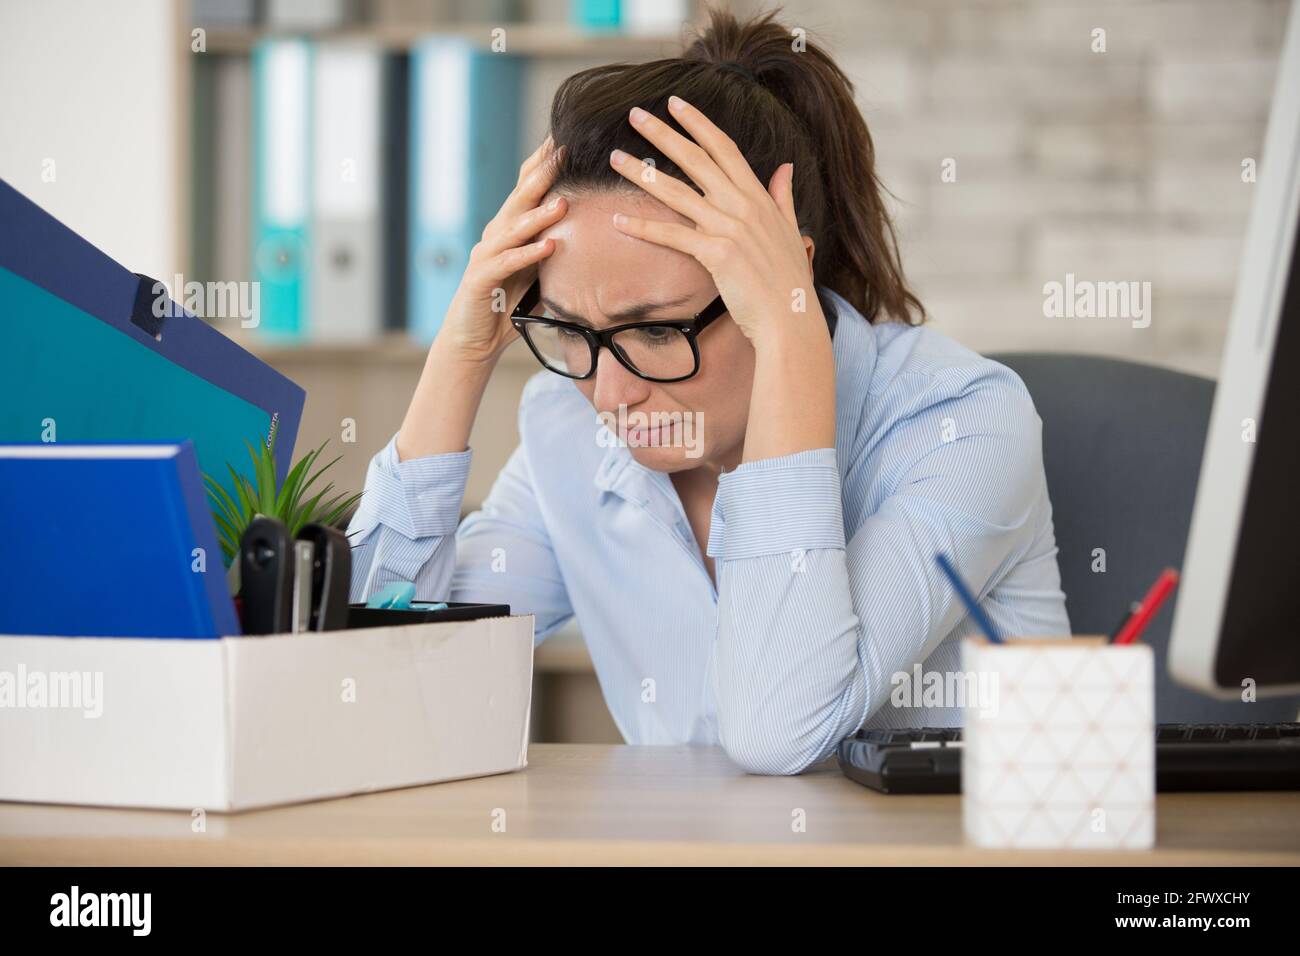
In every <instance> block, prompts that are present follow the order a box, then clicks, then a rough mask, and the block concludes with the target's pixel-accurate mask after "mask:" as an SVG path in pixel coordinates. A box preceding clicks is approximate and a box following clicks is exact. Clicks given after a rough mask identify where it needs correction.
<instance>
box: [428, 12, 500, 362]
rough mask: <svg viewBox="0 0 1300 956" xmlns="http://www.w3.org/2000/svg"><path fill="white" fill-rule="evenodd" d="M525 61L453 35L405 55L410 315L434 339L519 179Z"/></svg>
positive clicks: (434, 40) (431, 42) (435, 40)
mask: <svg viewBox="0 0 1300 956" xmlns="http://www.w3.org/2000/svg"><path fill="white" fill-rule="evenodd" d="M522 87H523V61H522V60H521V59H520V58H518V57H515V56H511V55H510V54H506V53H491V52H489V51H487V50H484V49H481V48H479V47H478V46H477V45H476V44H474V43H472V42H470V41H468V40H463V39H458V38H455V37H439V38H437V39H431V40H427V41H425V42H424V43H421V44H420V45H419V46H418V47H417V48H416V49H415V51H414V53H413V55H412V60H411V117H412V128H411V172H410V201H411V212H410V243H409V245H410V248H409V256H410V261H409V264H408V276H409V279H408V282H409V290H408V315H409V318H408V322H407V326H408V329H409V332H410V334H411V336H412V337H413V338H415V339H416V340H417V341H419V342H421V343H422V344H428V343H429V342H432V341H433V339H434V337H435V336H436V335H437V334H438V329H439V328H441V326H442V320H443V316H444V315H445V314H446V311H447V306H448V305H449V304H450V303H451V299H452V296H453V295H454V294H455V292H456V288H457V287H458V286H459V285H460V280H461V276H462V275H463V274H464V272H465V267H466V266H467V265H468V264H469V253H470V250H471V249H472V248H473V247H474V244H475V243H476V242H478V240H479V237H480V236H481V235H482V234H483V227H484V226H486V225H487V224H488V222H489V221H490V220H491V219H492V217H493V216H495V215H496V214H497V210H499V209H500V208H501V204H502V203H503V202H505V199H506V197H507V196H508V195H509V194H510V191H511V190H512V189H513V188H514V185H515V180H516V179H517V178H518V173H519V163H520V162H521V161H522V160H523V156H522V155H521V152H520V137H519V127H520V114H519V104H520V101H521V100H522V99H523V93H522Z"/></svg>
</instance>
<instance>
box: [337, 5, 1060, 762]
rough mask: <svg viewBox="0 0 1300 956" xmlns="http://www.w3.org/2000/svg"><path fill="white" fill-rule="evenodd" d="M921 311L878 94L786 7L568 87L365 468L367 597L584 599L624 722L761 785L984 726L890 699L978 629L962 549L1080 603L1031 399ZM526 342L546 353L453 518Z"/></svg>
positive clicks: (992, 586)
mask: <svg viewBox="0 0 1300 956" xmlns="http://www.w3.org/2000/svg"><path fill="white" fill-rule="evenodd" d="M553 144H554V145H553ZM923 319H924V313H923V310H922V308H921V305H920V303H919V302H918V300H917V298H916V297H915V296H914V295H913V294H912V292H911V291H910V290H909V289H908V287H907V285H906V282H905V280H904V278H903V271H902V268H901V265H900V262H899V258H898V253H897V250H896V247H895V242H894V236H893V229H892V226H891V224H890V221H889V218H888V216H887V214H886V211H885V207H884V202H883V198H882V189H881V186H880V184H879V182H878V181H877V179H876V176H875V172H874V159H873V147H872V143H871V138H870V136H869V134H868V132H867V128H866V125H865V123H864V121H863V119H862V116H861V114H860V113H859V111H858V109H857V108H856V106H855V105H854V102H853V91H852V87H851V85H850V83H849V82H848V80H847V79H846V78H845V76H844V75H843V73H842V72H841V71H840V69H839V68H838V67H837V66H836V65H835V63H834V62H833V61H832V60H831V59H830V58H829V57H828V56H827V55H826V53H824V52H823V51H821V50H819V49H817V48H816V47H814V46H812V45H807V47H806V49H795V48H793V45H792V42H791V34H790V33H789V32H788V31H787V30H786V29H785V28H783V27H782V26H780V25H779V24H778V23H777V22H774V20H773V19H772V15H771V14H769V15H767V16H765V17H762V18H760V19H757V20H754V21H750V22H748V23H744V24H741V23H738V22H737V21H736V20H735V19H734V18H732V17H731V16H730V15H727V14H714V15H713V16H712V19H711V22H710V25H709V27H708V28H707V30H706V31H705V32H704V34H703V35H702V36H701V37H700V38H699V39H697V40H696V41H695V42H694V43H693V44H692V45H691V47H690V48H689V49H688V50H687V51H686V53H685V55H684V56H683V57H682V58H680V59H668V60H658V61H655V62H651V63H646V64H640V65H632V66H629V65H613V66H606V67H600V68H596V69H592V70H586V71H584V72H582V73H579V74H577V75H575V76H572V77H570V78H569V79H568V80H567V81H565V83H564V84H563V85H562V86H561V88H560V89H559V91H558V92H557V93H556V96H555V101H554V104H553V107H552V112H551V137H550V138H549V139H548V141H547V142H546V143H544V144H543V145H542V146H541V147H540V148H539V149H538V150H537V152H536V153H534V154H533V155H532V156H531V157H529V158H528V160H527V161H526V162H525V163H524V164H523V167H522V168H521V170H520V175H519V181H518V184H517V186H516V187H515V189H514V191H513V192H512V193H511V195H510V196H509V197H508V198H507V199H506V201H505V204H504V205H503V206H502V207H501V211H500V212H499V213H498V215H497V216H496V218H495V219H494V220H493V221H492V222H491V223H490V224H489V225H488V227H487V229H486V230H485V231H484V234H483V239H482V242H480V243H479V244H478V246H477V247H476V248H475V250H474V253H473V255H472V256H471V260H470V265H469V267H468V269H467V270H466V272H465V275H464V278H463V280H462V283H461V285H460V288H459V290H458V292H457V293H456V296H455V298H454V300H453V302H452V305H451V308H450V310H449V312H448V314H447V315H446V317H445V321H444V324H443V326H442V329H441V331H440V332H439V334H438V337H437V340H436V341H435V342H434V343H433V346H432V348H431V349H430V351H429V356H428V360H427V363H426V365H425V368H424V372H423V375H422V377H421V380H420V383H419V385H418V387H417V389H416V392H415V395H414V397H413V398H412V400H411V405H410V408H409V410H408V412H407V414H406V418H405V420H404V421H403V423H402V426H401V429H400V431H399V432H398V433H397V435H396V436H395V437H394V439H393V440H392V441H391V442H390V443H389V444H388V446H387V447H386V448H384V450H383V451H381V452H379V454H378V455H376V456H375V459H374V461H373V462H372V463H371V466H370V471H369V474H368V477H367V480H366V486H365V492H366V493H365V496H364V498H363V502H362V505H361V508H360V509H359V511H358V513H357V515H356V517H355V519H354V521H353V523H352V529H351V530H352V532H354V537H353V541H354V544H355V559H354V560H355V572H354V578H353V582H354V583H353V595H352V597H353V600H363V599H364V598H365V597H366V596H368V595H369V594H371V593H372V592H373V591H374V590H376V589H378V588H379V587H382V586H383V585H385V584H388V583H390V582H392V581H396V580H405V581H414V582H415V583H416V585H417V590H418V593H419V594H420V596H421V597H422V598H425V599H439V600H441V599H450V600H452V601H484V602H501V603H509V604H510V606H511V609H512V610H513V611H515V612H520V613H532V614H535V615H536V626H537V636H538V639H539V640H541V639H542V638H544V637H545V636H546V635H547V634H549V633H551V632H552V631H554V630H555V629H556V628H557V627H559V626H560V625H562V624H563V623H565V622H566V621H567V620H568V619H569V618H571V617H572V616H574V615H576V616H577V619H578V622H579V623H580V626H581V628H582V633H583V635H584V637H585V639H586V642H587V646H588V648H589V649H590V652H591V657H592V661H593V663H594V665H595V668H596V673H597V676H598V677H599V679H600V684H601V688H602V691H603V693H604V696H605V700H606V702H607V703H608V705H609V709H610V712H611V713H612V715H613V717H614V720H615V722H616V723H617V725H618V727H619V729H620V730H621V731H622V733H623V736H624V737H625V738H626V739H627V740H628V742H630V743H640V744H681V743H690V744H712V745H716V744H721V745H722V746H723V747H724V748H725V749H726V751H727V753H728V754H729V755H730V756H731V758H732V759H733V760H734V761H735V762H736V763H738V764H739V765H740V766H742V767H744V768H745V769H747V770H749V771H751V772H755V773H774V774H785V773H798V772H799V771H801V770H803V769H805V768H806V767H808V766H810V765H811V764H813V763H815V762H817V761H819V760H821V759H823V758H825V757H826V756H828V755H829V754H831V753H832V752H833V751H834V749H835V746H836V744H837V743H838V742H839V741H840V740H842V739H843V738H844V737H846V736H848V735H850V734H852V733H853V732H854V731H856V730H857V729H858V728H859V727H860V726H862V725H863V724H864V722H866V725H867V726H926V725H930V726H933V725H936V724H939V725H949V724H955V723H959V722H960V711H959V710H957V709H954V708H953V707H951V706H950V707H947V708H937V709H936V708H930V709H916V708H911V709H909V708H907V707H906V706H895V704H894V703H893V702H891V692H892V691H893V690H894V687H895V685H896V683H897V680H896V679H895V675H898V674H903V673H906V674H910V673H911V672H912V668H913V665H914V664H917V663H920V662H924V668H925V670H926V671H932V670H938V671H941V672H945V671H956V670H958V669H959V668H960V654H959V641H960V638H961V637H962V636H963V635H966V634H970V633H973V632H974V630H975V629H974V627H973V626H972V623H971V622H970V620H969V619H968V618H967V616H966V613H965V611H964V610H963V608H962V606H961V604H960V602H959V601H958V599H957V598H956V596H955V595H954V593H953V591H952V589H951V588H950V587H949V586H948V584H947V583H946V581H945V580H944V578H943V577H942V576H941V574H940V573H939V571H938V569H937V567H936V565H935V560H934V559H935V554H936V553H938V552H946V553H947V554H949V555H950V556H951V557H952V559H953V560H954V561H955V563H956V566H957V567H958V569H959V570H960V572H961V573H962V574H963V575H964V576H965V578H966V580H967V582H968V583H969V584H970V585H971V587H972V589H973V590H974V591H975V592H976V593H977V594H978V596H979V598H980V601H981V605H982V607H983V609H984V610H985V611H986V612H987V614H988V616H989V617H990V618H991V619H992V620H993V622H994V623H995V625H996V626H997V627H999V628H1000V629H1001V630H1002V631H1003V632H1005V633H1008V634H1041V635H1046V634H1068V633H1069V623H1068V621H1067V619H1066V614H1065V606H1064V597H1063V595H1062V593H1061V590H1060V577H1059V572H1058V569H1057V565H1056V545H1055V541H1054V537H1053V531H1052V521H1051V506H1050V504H1049V501H1048V496H1047V488H1046V484H1045V481H1044V476H1043V466H1042V460H1041V449H1040V422H1039V420H1038V417H1037V415H1036V414H1035V411H1034V407H1033V404H1032V402H1031V401H1030V398H1029V396H1028V394H1027V393H1026V391H1025V388H1024V386H1023V385H1022V384H1021V382H1020V381H1019V379H1017V378H1016V376H1015V375H1014V374H1013V373H1011V372H1010V371H1009V370H1007V369H1006V368H1004V367H1002V366H1000V365H998V364H996V363H994V362H990V361H988V360H985V359H982V358H980V357H979V356H978V355H975V354H974V353H972V352H970V351H968V350H967V349H965V348H962V347H961V346H959V345H957V344H955V343H953V342H951V341H949V340H947V339H945V338H943V337H942V336H940V335H938V334H936V333H934V332H931V331H930V330H928V329H924V328H921V327H920V323H921V322H922V321H923ZM605 333H610V334H605ZM520 334H523V335H524V336H525V338H526V340H527V342H528V344H529V347H530V348H531V349H532V350H533V352H534V354H535V355H536V356H537V357H538V359H539V360H541V361H542V363H543V365H545V366H546V367H547V369H548V370H545V371H541V372H539V374H538V375H537V376H535V377H534V378H532V379H531V380H530V381H529V383H528V385H527V386H526V388H525V390H524V395H523V399H522V401H521V404H520V408H519V430H520V434H521V442H520V445H519V447H518V448H517V449H516V450H515V452H514V453H513V455H512V456H511V458H510V460H509V463H508V464H507V465H506V467H505V468H504V469H503V470H502V472H501V474H500V476H499V477H498V478H497V480H496V483H495V485H494V486H493V488H492V491H491V493H490V494H489V496H488V498H487V500H486V501H485V502H484V503H483V507H482V509H481V510H480V511H477V512H475V513H474V514H472V515H470V516H469V517H468V518H466V519H465V521H464V522H463V523H461V524H460V525H459V527H457V523H458V519H459V511H460V506H461V499H462V494H463V491H464V486H465V479H466V475H467V473H468V470H469V464H470V455H471V451H470V449H469V448H468V439H469V434H470V427H471V425H472V423H473V421H474V416H475V413H476V411H477V409H478V405H479V400H480V398H481V396H482V394H483V390H484V386H485V383H486V382H487V379H488V377H489V375H490V374H491V372H492V369H493V366H494V363H495V362H496V360H497V358H498V357H499V356H500V354H501V352H502V351H503V350H504V349H505V347H506V346H507V345H509V344H510V343H511V342H512V341H513V340H514V339H515V338H516V337H517V336H518V335H520ZM556 373H559V374H556ZM706 542H707V545H706V547H704V548H701V545H702V544H705V543H706ZM895 696H896V697H902V696H903V695H895ZM906 698H907V699H906V701H903V702H902V703H903V704H907V703H911V695H910V694H909V695H906ZM948 703H949V704H951V703H952V702H948Z"/></svg>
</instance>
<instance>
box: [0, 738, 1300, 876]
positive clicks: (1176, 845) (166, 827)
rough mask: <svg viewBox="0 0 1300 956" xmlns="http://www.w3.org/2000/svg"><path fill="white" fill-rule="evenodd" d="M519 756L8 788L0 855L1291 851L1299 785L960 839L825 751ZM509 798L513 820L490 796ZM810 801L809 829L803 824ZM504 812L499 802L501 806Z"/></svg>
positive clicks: (894, 855)
mask: <svg viewBox="0 0 1300 956" xmlns="http://www.w3.org/2000/svg"><path fill="white" fill-rule="evenodd" d="M529 760H530V766H529V768H528V769H527V770H524V771H522V772H520V773H513V774H505V775H502V776H496V777H483V778H479V779H475V780H462V781H457V782H453V783H444V784H437V785H435V786H430V787H417V788H412V789H408V790H396V791H389V792H386V793H374V794H366V795H364V796H357V797H347V798H344V799H340V800H328V801H322V802H319V803H312V804H303V805H299V806H292V807H282V808H278V809H271V810H261V811H254V812H250V813H243V814H234V815H228V816H226V815H221V814H209V815H208V817H207V821H206V822H207V832H206V833H192V832H191V826H190V821H191V818H190V814H188V813H184V812H161V811H148V810H104V809H95V808H84V807H53V806H38V805H31V804H0V864H33V863H34V864H71V865H85V864H128V865H129V864H191V863H210V864H312V863H329V864H347V863H371V864H382V863H409V864H728V863H739V864H761V863H778V864H873V865H875V864H886V865H893V864H987V863H993V864H1002V863H1016V864H1062V863H1070V864H1080V863H1082V864H1089V863H1116V864H1138V865H1152V864H1182V865H1213V864H1225V863H1233V864H1290V865H1300V794H1297V793H1265V794H1166V795H1162V796H1160V797H1159V798H1158V809H1157V814H1158V816H1157V845H1158V849H1156V850H1154V851H1149V852H1127V853H1116V852H1089V851H1075V852H1061V851H1050V852H1042V851H1018V852H1012V851H997V852H992V851H987V850H977V849H973V848H969V847H965V846H963V845H962V835H961V816H960V799H959V798H958V797H950V796H933V797H898V796H893V797H887V796H883V795H881V794H878V793H874V792H872V791H870V790H867V789H865V788H863V787H860V786H858V785H857V784H855V783H853V782H852V781H849V780H847V779H845V778H844V777H843V776H842V775H841V774H840V772H839V770H838V769H837V768H836V767H835V765H834V762H833V761H832V762H828V763H827V764H824V765H822V766H821V767H819V768H818V769H816V770H813V771H810V772H809V773H806V774H803V775H801V776H798V777H759V776H751V775H747V774H744V773H742V772H740V771H738V770H737V769H736V768H735V767H734V766H733V765H732V764H731V763H730V762H728V760H727V759H726V757H725V756H724V755H723V753H722V752H721V751H720V750H716V749H698V748H688V747H628V746H623V745H616V746H611V745H603V744H586V745H583V744H577V745H567V744H535V745H533V746H532V747H530V748H529ZM498 808H499V809H501V810H504V811H505V832H494V831H493V828H492V824H493V813H494V811H495V810H497V809H498ZM796 809H802V810H804V811H805V813H806V820H807V832H804V833H795V832H792V829H791V821H792V813H793V812H794V811H795V810H796ZM498 818H499V815H498Z"/></svg>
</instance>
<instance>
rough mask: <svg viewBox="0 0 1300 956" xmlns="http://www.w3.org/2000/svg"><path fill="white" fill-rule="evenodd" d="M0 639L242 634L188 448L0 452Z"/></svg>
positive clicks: (55, 447)
mask: <svg viewBox="0 0 1300 956" xmlns="http://www.w3.org/2000/svg"><path fill="white" fill-rule="evenodd" d="M0 502H3V503H4V522H5V547H4V548H0V634H20V635H21V634H26V635H60V636H68V637H179V638H213V637H222V636H224V635H237V634H239V622H238V620H237V619H236V616H235V607H234V602H233V601H232V600H231V597H230V589H229V586H228V585H227V583H226V572H225V566H224V565H223V564H222V561H221V549H220V547H219V546H218V544H217V536H216V531H215V528H214V525H213V521H212V513H211V512H210V511H209V510H208V503H207V494H206V492H205V490H204V487H203V480H202V478H201V476H200V475H199V466H198V461H197V460H196V458H195V455H194V448H193V446H192V445H191V444H190V443H189V442H181V443H179V444H165V443H142V444H138V445H114V444H91V445H61V444H29V445H0Z"/></svg>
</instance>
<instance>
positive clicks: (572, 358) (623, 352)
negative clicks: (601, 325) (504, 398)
mask: <svg viewBox="0 0 1300 956" xmlns="http://www.w3.org/2000/svg"><path fill="white" fill-rule="evenodd" d="M541 302H542V284H541V282H540V280H534V282H533V284H532V285H531V286H529V288H528V291H527V292H525V293H524V297H523V298H522V299H520V300H519V304H518V305H517V306H515V310H514V311H513V312H512V313H510V321H511V323H512V324H513V325H514V327H515V328H516V329H518V330H519V334H520V335H522V336H523V339H524V341H525V342H527V343H528V347H529V348H530V349H531V350H532V353H533V355H535V356H537V361H539V362H541V363H542V365H544V366H545V367H546V368H548V369H550V370H551V371H552V372H556V373H558V374H560V375H564V376H567V377H569V378H577V379H584V378H591V376H592V375H593V374H595V371H596V357H597V356H598V355H599V354H600V348H601V346H604V347H605V348H607V349H609V350H610V351H611V352H613V353H614V358H616V359H618V361H619V364H621V365H622V366H623V367H624V368H625V369H627V370H628V371H629V372H631V373H632V374H633V375H637V376H640V377H641V378H644V379H647V380H649V381H651V382H680V381H683V380H684V379H688V378H690V377H691V376H693V375H695V374H696V373H697V372H699V370H700V348H699V345H698V343H697V342H696V341H695V340H696V338H698V337H699V334H700V333H701V332H703V331H704V330H705V329H706V328H707V327H708V326H709V324H710V323H711V322H713V321H714V320H715V319H717V318H719V317H720V316H723V315H726V313H727V306H726V303H724V302H723V301H722V296H718V297H717V298H716V299H714V300H713V301H712V302H710V303H709V304H708V306H707V307H706V308H705V309H704V311H702V312H697V313H696V314H695V315H694V316H692V317H691V318H689V319H656V320H654V321H651V322H629V323H627V324H624V325H616V326H614V327H613V328H609V329H602V330H599V331H597V330H596V329H589V328H587V327H586V326H585V325H578V324H576V323H574V322H565V321H564V320H563V319H557V318H554V317H553V316H549V315H541V314H537V313H539V312H540V311H541V310H542V308H543V307H542V304H541Z"/></svg>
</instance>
